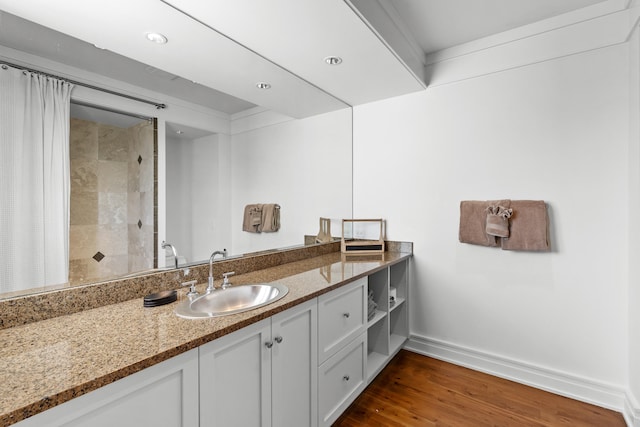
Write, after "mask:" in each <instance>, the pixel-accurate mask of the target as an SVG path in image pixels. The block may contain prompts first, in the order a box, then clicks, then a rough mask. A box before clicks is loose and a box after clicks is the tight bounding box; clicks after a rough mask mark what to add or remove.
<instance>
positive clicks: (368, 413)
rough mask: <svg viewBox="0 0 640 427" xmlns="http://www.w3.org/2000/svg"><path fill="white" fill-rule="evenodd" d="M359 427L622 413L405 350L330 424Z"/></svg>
mask: <svg viewBox="0 0 640 427" xmlns="http://www.w3.org/2000/svg"><path fill="white" fill-rule="evenodd" d="M352 426H353V427H355V426H358V427H361V426H462V427H464V426H473V427H478V426H518V427H521V426H598V427H617V426H621V427H624V426H625V422H624V419H623V418H622V415H621V414H619V413H617V412H614V411H610V410H607V409H603V408H600V407H598V406H594V405H589V404H587V403H583V402H579V401H576V400H572V399H568V398H565V397H562V396H558V395H555V394H552V393H548V392H545V391H542V390H538V389H535V388H533V387H529V386H525V385H522V384H518V383H514V382H512V381H508V380H504V379H501V378H497V377H494V376H491V375H488V374H483V373H481V372H476V371H473V370H471V369H466V368H463V367H460V366H456V365H452V364H450V363H446V362H442V361H440V360H436V359H432V358H430V357H426V356H422V355H419V354H416V353H412V352H409V351H406V350H401V351H400V353H398V355H397V356H396V357H395V358H394V359H393V360H392V361H391V363H389V365H388V366H387V367H386V368H385V369H384V370H383V371H382V372H381V373H380V375H378V377H377V378H376V379H375V380H374V381H373V382H372V383H371V384H370V385H369V387H367V389H366V390H365V391H364V393H362V395H360V397H359V398H358V399H357V400H356V401H355V402H354V403H353V404H352V405H351V406H350V407H349V408H348V409H347V411H345V413H344V414H343V415H342V416H341V417H340V418H339V419H338V421H336V422H335V423H334V427H352Z"/></svg>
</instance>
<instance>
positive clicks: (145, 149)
mask: <svg viewBox="0 0 640 427" xmlns="http://www.w3.org/2000/svg"><path fill="white" fill-rule="evenodd" d="M69 144H70V147H69V153H70V172H71V173H70V175H71V203H70V226H69V230H70V231H69V283H71V284H79V283H89V282H95V281H98V280H104V279H108V278H111V277H116V276H122V275H127V274H131V273H135V272H139V271H144V270H149V269H153V268H155V267H157V264H158V263H157V250H156V244H155V239H156V238H157V237H156V236H157V235H156V229H157V225H156V222H157V214H156V213H155V212H157V196H156V192H155V188H154V186H155V182H156V181H157V166H156V163H157V132H156V121H155V119H150V118H141V117H135V116H131V115H128V114H124V113H123V114H120V113H116V112H113V111H106V110H103V109H99V108H92V107H89V106H85V105H78V104H74V103H72V104H71V126H70V142H69Z"/></svg>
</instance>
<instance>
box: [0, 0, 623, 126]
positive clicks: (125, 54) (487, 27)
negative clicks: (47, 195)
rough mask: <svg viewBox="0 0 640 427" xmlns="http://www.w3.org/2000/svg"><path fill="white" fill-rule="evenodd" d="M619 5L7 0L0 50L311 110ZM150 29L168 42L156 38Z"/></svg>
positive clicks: (224, 107)
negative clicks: (475, 48)
mask: <svg viewBox="0 0 640 427" xmlns="http://www.w3.org/2000/svg"><path fill="white" fill-rule="evenodd" d="M611 1H619V0H305V1H300V0H234V1H229V0H208V1H202V0H166V1H165V0H135V1H130V0H111V1H108V2H89V1H85V0H59V1H51V0H20V1H19V2H18V1H16V0H0V12H1V11H6V12H8V13H0V45H4V46H7V47H9V48H12V49H16V50H20V51H23V52H27V53H31V54H34V55H37V56H42V57H45V58H48V59H51V60H54V61H57V62H61V63H64V64H67V65H71V66H74V67H77V68H80V69H84V70H88V71H91V72H94V73H98V74H102V75H105V76H108V77H111V78H114V79H117V80H121V81H125V82H128V83H131V84H133V85H136V86H139V87H143V88H147V89H150V90H153V91H154V92H158V93H164V94H166V95H169V96H172V97H176V98H180V99H186V100H189V101H191V102H194V103H196V104H200V105H205V106H207V107H210V108H214V109H216V110H219V111H223V112H227V113H229V114H234V113H236V112H239V111H242V110H244V109H247V108H251V107H253V106H255V105H261V106H263V107H266V108H270V109H273V110H275V111H278V112H281V113H284V114H288V115H290V116H291V117H306V116H309V115H314V114H319V113H322V112H325V111H332V110H335V109H338V108H344V106H345V104H344V103H346V104H348V105H359V104H363V103H366V102H371V101H375V100H378V99H384V98H388V97H392V96H397V95H402V94H405V93H410V92H415V91H419V90H422V89H423V88H424V87H425V83H424V82H423V81H422V80H421V75H422V70H421V69H422V68H423V64H424V60H425V57H426V54H429V53H432V52H433V51H438V50H441V49H446V48H448V47H452V46H455V45H458V44H461V43H465V42H468V41H473V40H476V39H478V38H482V37H486V36H489V35H493V34H496V33H500V32H503V31H507V30H509V29H513V28H516V27H520V26H523V25H527V24H530V23H534V22H537V21H540V20H543V19H546V18H550V17H553V16H557V15H559V14H563V13H567V12H570V11H572V10H575V9H579V8H583V7H587V6H591V5H593V4H595V3H599V2H611ZM374 8H375V13H374V12H372V10H373V9H374ZM376 13H377V14H378V15H375V14H376ZM11 14H12V15H11ZM13 15H15V16H13ZM374 15H375V16H374ZM18 17H21V18H24V19H21V18H18ZM25 20H29V21H33V22H35V23H38V25H36V24H33V22H28V21H25ZM385 22H392V23H393V25H394V26H395V30H394V31H395V32H396V33H398V34H400V33H401V34H402V39H403V41H402V43H404V44H405V45H406V49H407V51H411V52H412V55H413V59H414V61H413V62H412V61H410V60H406V59H405V58H406V57H405V56H404V55H403V54H402V51H403V49H404V48H405V46H401V45H399V44H398V43H395V42H393V43H392V42H391V37H387V34H388V33H386V32H385V31H384V30H383V28H382V26H383V24H384V23H385ZM52 29H53V30H55V31H52ZM150 31H157V32H161V33H163V34H165V35H166V36H167V37H168V39H169V42H168V43H167V44H166V45H162V46H160V45H154V44H152V43H150V42H149V41H147V40H146V39H145V37H144V35H145V33H146V32H150ZM82 40H84V41H82ZM94 45H97V46H100V47H101V48H104V49H97V48H96V47H95V46H94ZM390 46H393V48H394V50H393V51H392V50H391V49H390ZM329 55H337V56H340V57H341V58H342V59H343V63H342V64H341V65H339V66H328V65H326V64H325V63H324V61H323V59H324V58H325V57H326V56H329ZM398 58H403V61H404V62H403V61H399V60H398ZM258 81H268V82H269V83H271V85H272V89H270V90H268V91H259V90H257V89H256V87H255V84H256V83H257V82H258ZM194 82H198V83H194ZM328 94H332V95H334V96H335V97H336V98H337V99H336V98H334V97H332V96H329V95H328ZM340 100H341V101H343V102H344V103H342V102H340Z"/></svg>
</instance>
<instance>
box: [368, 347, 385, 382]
mask: <svg viewBox="0 0 640 427" xmlns="http://www.w3.org/2000/svg"><path fill="white" fill-rule="evenodd" d="M388 360H389V356H388V355H386V354H382V353H377V352H375V351H372V352H370V353H367V379H368V380H369V381H370V380H371V379H373V377H375V376H376V375H378V374H379V373H380V371H382V368H384V367H385V365H386V364H387V362H388Z"/></svg>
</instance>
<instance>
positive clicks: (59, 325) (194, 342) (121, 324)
mask: <svg viewBox="0 0 640 427" xmlns="http://www.w3.org/2000/svg"><path fill="white" fill-rule="evenodd" d="M410 256H411V253H407V252H386V253H385V254H384V256H383V257H382V258H381V259H379V260H371V261H363V260H362V259H361V260H356V261H348V260H345V259H344V258H343V256H342V255H341V254H340V253H339V252H337V253H336V252H334V253H329V254H325V255H321V256H316V257H312V258H309V259H305V260H301V261H295V262H291V263H287V264H283V265H281V266H276V267H271V268H266V269H262V270H258V271H254V272H249V273H246V274H242V275H239V276H234V277H233V278H232V279H233V280H232V281H231V282H232V283H233V284H235V285H241V284H249V283H262V282H278V283H282V284H284V285H286V286H287V287H288V288H289V293H288V294H287V295H286V296H285V297H284V298H282V299H281V300H278V301H276V302H275V303H273V304H270V305H267V306H265V307H262V308H258V309H255V310H251V311H247V312H244V313H240V314H234V315H229V316H224V317H217V318H212V319H202V320H188V319H182V318H179V317H178V316H176V315H175V313H174V309H175V307H176V304H177V303H172V304H168V305H165V306H161V307H154V308H144V307H143V301H142V298H135V299H131V300H128V301H124V302H119V303H116V304H111V305H106V306H102V307H97V308H92V309H89V310H84V311H80V312H76V313H72V314H68V315H63V316H58V317H53V318H50V319H45V320H41V321H37V322H33V323H29V324H24V325H19V326H15V327H10V328H6V329H3V330H0V373H1V381H0V426H7V425H10V424H13V423H16V422H18V421H20V420H23V419H25V418H28V417H30V416H32V415H35V414H37V413H39V412H42V411H44V410H46V409H49V408H51V407H54V406H56V405H59V404H61V403H63V402H65V401H68V400H70V399H72V398H74V397H77V396H80V395H82V394H85V393H87V392H89V391H92V390H95V389H97V388H99V387H101V386H104V385H106V384H109V383H112V382H114V381H116V380H119V379H121V378H124V377H126V376H127V375H130V374H133V373H135V372H138V371H140V370H142V369H145V368H147V367H149V366H152V365H154V364H156V363H159V362H161V361H164V360H167V359H169V358H171V357H173V356H176V355H178V354H180V353H183V352H185V351H188V350H190V349H192V348H196V347H198V346H200V345H202V344H205V343H207V342H209V341H211V340H213V339H216V338H218V337H220V336H222V335H225V334H228V333H230V332H233V331H235V330H238V329H240V328H243V327H245V326H248V325H250V324H252V323H255V322H258V321H260V320H262V319H265V318H267V317H270V316H273V315H274V314H276V313H278V312H281V311H284V310H286V309H288V308H290V307H293V306H294V305H297V304H300V303H302V302H304V301H307V300H309V299H312V298H314V297H316V296H318V295H321V294H323V293H326V292H328V291H330V290H332V289H335V288H337V287H340V286H342V285H344V284H346V283H349V282H351V281H353V280H356V279H358V278H360V277H364V276H366V275H368V274H371V273H373V272H375V271H378V270H380V269H383V268H385V267H387V266H388V265H391V264H395V263H397V262H400V261H402V260H404V259H407V258H408V257H410ZM219 284H220V283H219V281H216V286H219ZM204 287H205V284H204V283H202V284H200V285H199V286H198V290H199V291H201V292H202V291H203V290H204ZM185 292H186V290H185V289H182V290H181V291H180V299H183V298H185V297H184V294H185Z"/></svg>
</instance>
